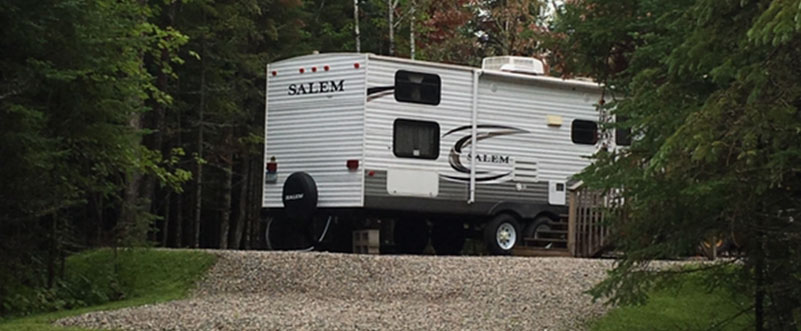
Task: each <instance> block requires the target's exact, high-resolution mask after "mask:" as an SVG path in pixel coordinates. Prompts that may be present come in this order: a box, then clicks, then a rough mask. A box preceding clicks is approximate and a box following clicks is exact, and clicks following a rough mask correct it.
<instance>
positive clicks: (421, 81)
mask: <svg viewBox="0 0 801 331" xmlns="http://www.w3.org/2000/svg"><path fill="white" fill-rule="evenodd" d="M441 86H442V83H441V81H440V79H439V76H437V75H434V74H424V73H420V72H412V71H406V70H398V72H396V73H395V100H397V101H399V102H411V103H420V104H425V105H434V106H436V105H438V104H439V97H440V90H441Z"/></svg>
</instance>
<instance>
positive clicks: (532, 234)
mask: <svg viewBox="0 0 801 331" xmlns="http://www.w3.org/2000/svg"><path fill="white" fill-rule="evenodd" d="M554 222H556V220H554V219H552V218H550V217H548V216H544V215H543V216H539V217H537V218H535V219H534V220H533V221H531V222H530V223H528V225H526V227H525V228H524V229H523V238H534V239H542V235H540V233H539V232H540V231H551V230H552V229H551V223H554Z"/></svg>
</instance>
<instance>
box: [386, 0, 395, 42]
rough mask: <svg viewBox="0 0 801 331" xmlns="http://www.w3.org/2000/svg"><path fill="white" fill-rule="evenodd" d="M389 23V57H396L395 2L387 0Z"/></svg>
mask: <svg viewBox="0 0 801 331" xmlns="http://www.w3.org/2000/svg"><path fill="white" fill-rule="evenodd" d="M387 15H388V18H387V21H388V22H389V55H395V23H394V20H395V6H394V5H393V0H387Z"/></svg>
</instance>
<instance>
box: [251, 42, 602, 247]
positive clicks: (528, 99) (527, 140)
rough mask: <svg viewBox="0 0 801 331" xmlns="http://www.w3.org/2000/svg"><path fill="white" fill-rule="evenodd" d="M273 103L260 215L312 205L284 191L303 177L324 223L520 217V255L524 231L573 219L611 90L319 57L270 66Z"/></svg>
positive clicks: (360, 57)
mask: <svg viewBox="0 0 801 331" xmlns="http://www.w3.org/2000/svg"><path fill="white" fill-rule="evenodd" d="M266 95H267V101H266V117H265V146H264V148H265V149H264V151H265V154H264V155H265V169H264V170H265V175H266V180H265V183H264V189H263V204H262V206H263V207H264V208H265V210H266V213H267V214H268V215H271V216H273V217H277V218H282V217H283V218H287V215H286V214H282V213H284V212H286V211H287V210H284V207H285V203H286V201H288V200H287V199H290V200H292V199H296V198H297V199H301V198H303V197H302V196H303V195H304V193H303V192H301V193H297V192H294V193H287V191H285V188H284V186H285V185H284V184H285V182H286V180H287V178H288V177H289V176H290V175H291V174H294V173H300V172H302V173H305V174H308V176H309V177H310V178H311V179H313V184H312V185H311V186H316V199H315V200H316V201H315V202H314V205H315V206H314V207H316V211H315V212H314V214H315V215H318V216H319V215H323V216H325V215H342V213H344V212H348V213H356V214H358V215H359V216H358V217H365V218H371V215H380V216H375V217H380V218H393V216H392V215H393V213H394V214H398V215H401V214H402V215H406V216H404V217H405V218H408V215H410V214H411V215H418V217H422V216H420V215H425V216H426V217H427V218H428V219H429V220H431V221H432V222H435V219H437V218H451V217H453V218H461V219H465V220H468V219H469V220H472V221H471V222H472V223H473V225H475V226H477V227H478V228H481V227H482V226H483V224H484V223H487V222H489V221H490V220H492V219H493V218H496V217H497V216H498V215H501V214H505V215H509V216H510V217H512V218H514V219H516V223H517V224H513V225H514V226H513V227H516V229H513V230H515V231H517V233H516V234H514V235H515V237H514V238H515V239H513V240H512V245H514V243H515V241H519V238H520V232H521V231H522V230H521V229H522V228H523V227H525V225H526V223H531V222H533V220H535V219H537V218H538V217H541V216H543V215H547V216H549V217H551V218H554V217H555V216H556V215H558V214H559V213H562V212H564V210H566V207H565V203H566V201H565V200H566V199H565V193H566V191H567V189H566V187H567V182H568V181H569V180H570V177H571V176H572V175H574V174H576V173H577V172H579V171H581V170H582V169H583V168H584V167H586V166H587V165H589V162H590V160H589V159H588V158H587V157H588V156H590V155H591V154H593V153H594V152H595V151H596V150H597V148H598V146H599V144H600V143H596V142H595V141H589V142H588V141H583V142H582V139H584V140H586V139H588V138H594V137H595V136H594V135H595V132H594V131H593V132H579V131H578V130H581V129H585V130H586V128H587V125H591V124H593V123H596V122H597V121H598V117H599V115H598V111H597V103H598V101H599V100H600V99H601V89H600V87H599V86H597V84H594V83H590V82H585V81H578V80H562V79H557V78H552V77H546V76H538V75H530V74H519V73H510V72H504V71H496V70H482V69H479V68H472V67H464V66H455V65H446V64H438V63H430V62H422V61H411V60H406V59H399V58H392V57H385V56H377V55H372V54H349V53H342V54H315V55H308V56H301V57H296V58H291V59H286V60H283V61H279V62H275V63H272V64H270V65H268V66H267V93H266ZM579 124H582V125H583V126H582V125H579ZM590 127H591V126H590ZM588 134H589V136H588ZM577 139H578V141H579V143H577ZM608 144H611V145H613V144H614V142H608ZM609 147H614V146H609ZM474 156H475V157H474ZM271 163H272V164H273V165H272V167H271V166H270V164H271ZM299 192H300V191H299ZM305 194H306V196H311V194H309V193H308V192H307V193H305ZM303 208H304V209H309V208H306V207H303ZM287 209H288V208H287ZM312 209H313V208H312ZM307 216H309V215H307ZM375 217H374V218H375ZM404 217H397V219H396V220H395V224H396V225H397V224H400V223H403V222H404V221H402V220H400V219H401V218H404ZM328 220H329V222H330V217H329V218H328ZM496 223H497V222H496ZM501 223H503V222H501ZM512 223H515V222H514V221H513V222H512ZM494 225H497V224H494ZM435 226H436V224H435ZM326 228H327V226H326ZM459 228H461V227H459V226H457V227H451V229H459ZM507 229H508V228H507ZM498 231H500V230H498ZM407 232H408V231H407ZM498 236H499V237H498V243H500V242H501V240H500V236H501V234H500V232H498ZM487 240H488V241H492V240H491V239H487ZM491 244H492V243H491V242H488V245H491ZM501 246H504V247H506V248H504V249H501V252H505V251H508V250H509V249H511V247H509V245H508V244H507V245H501ZM495 248H496V249H495V251H496V252H498V249H497V248H498V247H495ZM507 248H508V249H507Z"/></svg>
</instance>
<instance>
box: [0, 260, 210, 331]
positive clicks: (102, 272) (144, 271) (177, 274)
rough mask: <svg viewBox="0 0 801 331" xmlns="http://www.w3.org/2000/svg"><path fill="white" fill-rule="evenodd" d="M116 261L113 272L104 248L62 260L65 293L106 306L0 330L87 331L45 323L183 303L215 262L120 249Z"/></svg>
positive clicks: (6, 324)
mask: <svg viewBox="0 0 801 331" xmlns="http://www.w3.org/2000/svg"><path fill="white" fill-rule="evenodd" d="M117 258H118V260H117V261H118V264H117V268H118V269H117V270H118V272H115V271H114V270H115V266H114V263H113V261H114V254H113V252H112V251H111V250H109V249H101V250H94V251H89V252H84V253H80V254H77V255H73V256H71V257H69V258H68V259H67V266H66V275H65V277H64V278H65V283H66V284H67V285H66V286H65V288H66V289H67V290H66V292H69V293H70V294H71V295H72V296H74V297H78V298H81V299H82V300H85V301H86V302H98V301H100V302H105V303H101V304H96V305H91V306H89V307H83V308H76V309H70V310H62V311H56V312H49V313H39V314H34V315H30V316H26V317H18V318H12V319H6V320H0V331H11V330H60V331H64V330H86V329H81V328H62V327H55V326H53V325H51V324H50V323H52V322H53V321H55V320H57V319H59V318H62V317H67V316H73V315H79V314H83V313H86V312H90V311H98V310H109V309H118V308H123V307H130V306H138V305H143V304H149V303H158V302H164V301H170V300H176V299H180V298H183V297H185V296H186V295H187V294H188V292H189V290H190V289H191V288H192V286H193V285H194V284H195V282H196V281H197V280H198V279H199V278H200V277H201V276H203V274H205V272H206V271H207V270H208V268H209V267H211V266H212V265H213V264H214V262H215V260H216V257H215V256H214V255H212V254H209V253H206V252H198V251H166V250H153V249H133V250H124V251H123V250H121V251H119V252H118V257H117ZM109 300H117V301H112V302H108V301H109Z"/></svg>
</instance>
